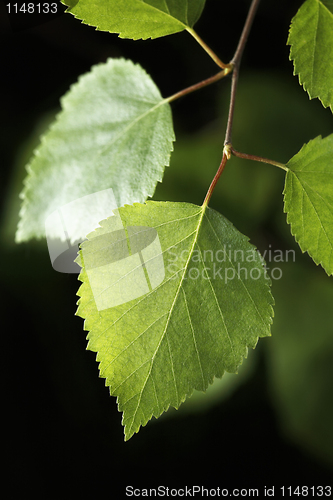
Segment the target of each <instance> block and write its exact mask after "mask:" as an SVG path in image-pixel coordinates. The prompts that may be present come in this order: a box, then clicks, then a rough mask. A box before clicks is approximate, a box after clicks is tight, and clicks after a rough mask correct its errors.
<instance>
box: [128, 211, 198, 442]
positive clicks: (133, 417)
mask: <svg viewBox="0 0 333 500" xmlns="http://www.w3.org/2000/svg"><path fill="white" fill-rule="evenodd" d="M201 210H202V213H201V216H200V219H199V221H198V225H197V230H196V235H195V238H194V240H193V244H192V247H191V250H190V252H189V256H188V259H187V261H186V264H185V266H184V272H183V276H182V278H181V280H180V282H179V286H178V289H177V291H176V293H175V298H174V300H173V303H172V305H171V308H170V311H169V317H168V319H167V321H166V325H165V328H164V331H163V333H162V335H161V339H160V341H159V343H158V345H157V347H156V349H155V352H154V354H153V356H152V358H151V364H150V368H149V372H148V374H147V377H146V380H145V381H144V383H143V386H142V389H141V391H140V393H139V394H140V395H139V399H138V403H137V406H136V409H135V411H134V414H133V416H132V422H131V425H130V427H129V433H130V434H131V432H132V427H133V422H134V420H135V417H136V414H137V412H138V409H139V405H140V402H141V398H142V394H143V391H144V390H145V387H146V385H147V382H148V379H149V377H150V374H151V371H152V369H153V364H154V360H155V357H156V354H157V352H158V350H159V348H160V345H161V343H162V341H163V339H164V337H165V335H166V332H167V329H168V326H169V323H170V318H171V314H172V312H173V309H174V307H175V303H176V301H177V298H178V295H179V293H180V290H181V286H182V284H183V281H184V277H185V274H186V270H187V268H188V264H189V261H190V259H191V257H192V254H193V250H194V246H195V244H196V242H197V240H198V234H199V229H200V227H201V223H202V219H203V216H204V214H205V211H206V206H203V207H201ZM170 359H171V354H170ZM175 384H176V381H175ZM176 389H177V385H176ZM176 394H177V406H178V404H179V401H178V391H177V390H176Z"/></svg>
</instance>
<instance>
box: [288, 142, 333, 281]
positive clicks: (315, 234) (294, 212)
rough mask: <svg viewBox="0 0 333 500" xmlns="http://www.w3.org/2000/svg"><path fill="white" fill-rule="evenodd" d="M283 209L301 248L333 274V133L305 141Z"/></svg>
mask: <svg viewBox="0 0 333 500" xmlns="http://www.w3.org/2000/svg"><path fill="white" fill-rule="evenodd" d="M287 167H288V169H289V170H288V172H287V175H286V182H285V187H284V211H285V212H287V214H288V215H287V221H288V223H289V224H290V225H291V232H292V234H293V235H294V236H295V238H296V241H297V242H298V244H299V246H300V247H301V250H302V251H303V252H308V253H309V255H310V256H311V257H312V259H313V260H314V262H315V263H316V264H321V265H322V266H323V268H324V269H325V271H326V272H327V274H328V275H330V274H333V134H332V135H330V136H328V137H326V138H325V139H322V138H321V137H320V136H319V137H316V139H313V140H312V141H310V142H309V143H308V144H305V145H304V146H303V147H302V149H301V150H300V151H299V152H298V153H297V154H296V155H295V156H294V157H293V158H292V159H291V160H289V162H288V164H287Z"/></svg>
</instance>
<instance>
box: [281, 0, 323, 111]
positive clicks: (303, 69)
mask: <svg viewBox="0 0 333 500" xmlns="http://www.w3.org/2000/svg"><path fill="white" fill-rule="evenodd" d="M288 44H289V45H291V50H290V58H291V59H292V60H293V61H294V73H295V74H296V75H298V76H299V81H300V84H301V85H303V87H304V89H305V90H306V91H307V92H308V94H309V96H310V98H311V99H313V98H315V97H318V98H319V99H320V100H321V102H322V104H323V106H324V107H325V108H326V107H327V106H330V107H331V110H332V111H333V86H332V81H333V64H332V60H333V0H306V2H304V4H303V5H302V6H301V8H300V9H299V11H298V12H297V14H296V16H295V17H294V18H293V20H292V24H291V28H290V34H289V39H288Z"/></svg>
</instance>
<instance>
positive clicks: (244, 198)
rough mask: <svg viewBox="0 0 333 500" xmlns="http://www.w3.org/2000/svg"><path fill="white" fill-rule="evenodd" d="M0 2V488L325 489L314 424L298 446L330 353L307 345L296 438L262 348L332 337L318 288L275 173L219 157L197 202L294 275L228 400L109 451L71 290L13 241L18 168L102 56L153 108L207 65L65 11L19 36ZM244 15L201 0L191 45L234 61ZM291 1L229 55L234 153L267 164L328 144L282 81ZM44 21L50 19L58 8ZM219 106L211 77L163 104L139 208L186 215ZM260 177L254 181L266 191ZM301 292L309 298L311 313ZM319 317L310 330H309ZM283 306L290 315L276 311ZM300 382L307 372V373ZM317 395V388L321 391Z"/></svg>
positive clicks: (325, 414) (311, 108) (183, 44)
mask: <svg viewBox="0 0 333 500" xmlns="http://www.w3.org/2000/svg"><path fill="white" fill-rule="evenodd" d="M6 3H8V2H3V3H1V4H0V30H1V31H0V36H1V39H0V63H1V79H0V92H1V104H0V106H1V116H0V120H1V121H0V132H1V133H0V147H1V170H0V190H1V192H0V202H1V213H2V233H1V241H2V245H1V251H0V252H1V253H0V255H1V257H2V266H1V267H2V269H1V272H0V275H1V312H2V334H3V335H2V339H3V340H2V367H3V370H4V376H3V381H4V391H3V402H4V404H3V412H4V414H5V422H6V423H5V425H4V426H3V433H4V441H5V442H6V444H7V446H6V448H5V461H6V465H7V466H9V474H8V475H7V476H5V482H6V478H7V481H8V482H9V486H10V490H11V491H12V492H13V495H14V493H16V492H24V493H27V492H31V493H33V494H34V495H36V497H42V498H48V499H49V498H60V497H66V498H67V497H68V498H69V497H71V496H75V498H76V497H79V495H81V494H86V495H87V496H88V495H93V496H94V498H96V497H97V496H98V497H100V496H101V495H102V494H104V495H108V496H111V497H112V498H123V497H125V495H124V491H125V490H124V488H125V485H133V486H135V487H146V488H149V487H153V486H156V485H159V484H161V485H165V486H169V487H170V488H171V487H184V486H185V485H188V486H192V485H193V484H198V485H203V486H205V487H210V488H216V487H218V486H219V487H220V488H223V487H224V488H247V487H252V488H261V490H262V491H263V487H264V486H267V487H272V486H273V485H274V486H275V487H276V488H277V487H278V486H283V485H284V486H289V485H293V486H297V485H300V486H302V485H308V486H317V485H327V484H331V483H332V467H333V458H332V457H333V451H332V450H333V439H332V442H331V441H330V439H331V437H332V436H331V434H330V435H328V434H327V435H326V434H325V432H326V431H325V429H326V427H325V425H324V427H323V435H322V436H321V438H320V439H319V438H318V439H315V440H314V443H312V441H311V440H312V439H313V436H316V432H317V431H318V429H320V427H321V426H322V421H323V420H324V421H325V420H326V421H328V422H331V420H329V416H330V415H331V413H330V411H332V391H333V384H332V376H333V374H332V368H331V365H332V359H333V349H332V341H331V340H329V342H328V344H327V345H329V348H328V351H327V348H326V347H325V348H324V350H325V352H326V353H327V352H329V355H327V359H326V358H325V363H324V362H323V358H320V359H318V360H317V361H316V363H317V364H316V363H314V366H315V367H317V366H321V367H323V366H325V367H327V369H326V368H325V370H324V372H323V379H324V380H325V383H328V388H327V389H326V392H325V397H324V405H323V407H318V412H317V414H316V415H315V416H314V417H313V418H314V420H311V425H310V424H309V426H307V424H306V423H305V424H304V428H303V427H302V425H303V423H304V422H307V417H305V416H304V419H303V420H302V416H299V415H298V416H297V415H296V413H297V407H295V412H296V413H295V412H294V410H290V412H291V413H288V412H289V408H290V406H288V405H287V404H285V399H288V397H289V398H290V395H289V396H288V397H287V398H284V388H281V387H280V386H279V381H280V380H282V378H283V377H282V372H281V371H279V370H280V368H281V367H282V368H281V369H282V370H285V371H284V372H283V373H284V374H285V376H286V379H287V383H286V386H289V385H292V381H293V380H296V379H297V377H298V376H299V374H296V375H295V374H294V373H293V371H292V370H291V371H290V372H288V367H287V368H286V367H285V366H284V363H283V360H284V359H285V357H284V354H283V353H284V351H283V349H288V346H287V344H286V347H284V345H283V342H282V341H281V343H280V344H279V345H277V347H276V349H275V351H274V350H273V348H272V347H271V346H272V345H273V346H274V344H269V343H270V342H272V339H273V338H274V336H275V335H276V338H277V339H279V335H280V332H281V336H280V338H281V339H282V338H283V332H285V331H286V330H287V329H288V328H286V325H288V327H290V325H292V327H290V328H291V332H297V335H299V344H297V345H304V339H303V338H302V332H306V328H307V324H309V323H311V321H312V323H311V324H314V325H315V326H314V328H313V330H312V332H311V333H312V334H313V336H316V335H318V331H319V330H320V329H321V331H326V330H327V331H328V332H330V333H331V334H332V327H331V324H332V314H331V303H332V302H331V299H332V293H331V292H332V283H331V279H332V278H330V279H329V278H327V277H326V276H325V273H324V272H323V271H322V270H321V269H319V268H316V266H315V265H314V264H313V263H312V261H311V259H309V258H308V257H307V256H303V255H302V254H301V253H300V251H299V249H298V247H297V245H296V244H295V242H294V240H293V238H292V237H291V236H290V232H289V229H288V226H287V224H286V223H285V215H283V213H282V196H281V192H282V189H283V175H282V176H281V173H280V172H278V173H276V172H275V170H274V168H273V167H265V170H262V167H261V166H259V167H258V166H257V165H250V166H248V165H247V164H246V166H245V167H243V166H242V167H239V162H237V161H235V162H234V165H235V168H234V170H233V171H231V168H230V172H228V173H226V174H225V175H226V177H225V184H224V185H223V186H221V187H219V189H217V190H216V194H215V193H214V196H213V198H212V206H213V207H214V208H216V209H218V210H220V211H222V212H223V213H224V214H225V215H226V216H227V217H229V218H230V219H231V220H232V221H233V222H234V223H235V224H236V227H238V229H240V230H241V231H243V232H245V234H247V235H248V236H250V237H251V240H252V242H253V243H255V244H256V245H257V246H258V247H259V248H262V249H263V248H266V247H267V245H268V244H269V245H273V247H274V248H282V249H286V248H295V251H297V252H298V253H297V262H296V263H295V265H294V267H292V266H289V267H288V266H286V268H285V269H286V273H287V277H286V281H285V284H284V285H283V284H281V283H280V282H279V283H277V284H276V294H275V293H274V292H275V289H274V288H273V293H274V295H275V298H276V318H277V324H276V325H277V326H275V324H274V327H273V337H272V339H264V340H262V341H260V342H259V346H258V348H257V349H256V364H255V368H254V369H253V370H252V371H251V373H250V375H249V376H248V377H247V378H246V380H245V382H242V383H240V384H239V386H238V387H237V388H236V389H235V390H233V391H232V392H231V394H230V395H229V396H228V397H224V398H221V401H219V402H217V403H215V404H212V405H210V406H207V407H205V409H204V410H202V411H197V412H196V411H195V412H191V413H186V412H185V413H180V412H179V413H180V415H179V416H178V417H176V416H175V414H174V413H173V414H172V416H169V417H168V416H166V417H164V418H161V419H160V420H158V421H152V422H150V423H148V425H147V426H146V427H145V428H143V429H141V430H140V432H139V434H137V435H135V436H133V438H132V439H131V440H130V441H129V442H126V443H124V440H123V430H122V427H121V414H120V413H118V411H117V407H116V402H115V399H114V398H111V397H110V396H109V394H108V389H107V388H105V387H104V380H102V379H99V378H98V369H97V364H96V362H95V354H94V353H91V352H89V351H86V350H85V348H86V340H85V332H84V331H83V329H82V326H83V321H82V319H81V318H78V317H76V316H75V315H74V314H75V310H76V300H77V298H76V291H77V288H78V282H77V276H73V275H64V274H60V273H56V272H55V271H53V269H52V267H51V265H50V263H49V258H48V255H47V249H46V243H45V242H29V243H25V244H20V245H15V243H14V234H15V225H16V222H17V218H18V209H19V199H18V193H19V192H20V191H21V189H22V181H23V178H24V175H25V174H24V164H25V163H26V161H27V160H28V159H29V156H30V155H31V152H32V150H33V148H34V147H35V146H36V145H37V144H38V137H39V134H40V133H41V132H42V131H43V130H44V129H45V126H46V124H47V123H48V122H49V121H50V120H51V119H52V116H54V113H55V112H56V111H57V110H58V108H59V98H60V97H61V96H62V95H63V94H64V93H65V92H66V91H67V90H68V88H69V86H70V85H71V84H72V83H74V82H75V81H76V80H77V78H78V76H79V75H80V74H82V73H85V72H87V71H89V69H90V68H91V66H92V65H94V64H97V63H100V62H104V61H105V60H106V59H107V58H108V57H125V58H128V59H132V60H134V61H135V62H138V63H140V64H141V65H142V66H143V67H144V68H145V69H146V71H147V72H148V73H149V74H150V75H151V76H152V78H153V79H154V81H155V83H156V84H157V85H158V86H159V88H160V89H161V93H162V95H163V96H168V95H171V94H172V93H174V92H176V91H178V90H180V89H182V88H184V87H186V86H188V85H191V84H193V83H196V82H197V81H200V80H202V79H204V78H207V77H208V76H211V75H212V74H214V72H216V68H215V66H214V63H213V62H212V61H211V60H210V59H209V58H208V57H207V55H206V54H205V53H204V51H203V50H202V49H201V48H200V47H199V46H198V45H197V44H196V42H195V41H194V40H193V39H192V38H191V36H190V35H189V34H187V33H180V34H177V35H173V36H169V37H165V38H162V39H157V40H153V41H151V40H147V41H142V40H141V41H140V40H139V41H135V42H134V41H131V40H122V39H119V38H118V37H117V35H113V34H109V33H104V32H98V31H96V30H95V29H94V28H92V27H89V26H85V25H83V24H81V23H80V21H78V20H75V19H74V17H73V16H71V15H69V14H62V15H59V16H57V17H54V18H53V19H51V20H48V22H44V21H46V19H42V18H40V19H36V18H34V20H32V21H31V23H30V25H29V23H26V22H25V21H24V22H23V24H22V21H20V22H18V21H17V22H16V21H15V19H13V18H11V19H10V20H9V18H8V15H7V13H6V6H5V5H6ZM249 4H250V2H249V1H248V0H237V1H236V0H233V1H225V0H207V2H206V7H205V11H204V13H203V15H202V17H201V19H200V20H199V22H198V23H197V25H196V31H197V32H198V33H199V34H200V36H201V37H202V38H203V39H204V40H205V41H206V42H207V43H208V44H209V45H210V46H211V47H212V48H213V49H214V50H215V51H216V52H217V53H218V54H219V55H220V57H221V58H222V60H224V61H228V60H229V59H231V57H232V55H233V51H234V50H235V47H236V45H237V41H238V37H239V35H240V32H241V29H242V25H243V22H244V20H245V17H246V14H247V9H248V7H249ZM300 5H301V1H300V0H298V1H296V0H280V1H279V2H273V1H268V0H262V2H261V5H260V7H259V11H258V14H257V17H256V19H255V22H254V26H253V30H252V33H251V35H250V38H249V42H248V45H247V47H246V50H245V53H244V57H243V64H242V70H241V80H240V86H239V100H238V101H237V109H236V116H235V130H234V141H235V142H234V145H235V147H236V148H237V149H240V150H242V149H246V148H247V150H246V152H249V153H253V154H259V155H263V156H269V155H270V154H271V155H272V157H274V159H276V160H277V161H283V162H286V161H287V160H288V159H289V158H290V157H291V156H292V155H293V154H295V153H296V152H297V151H298V150H299V148H300V147H301V146H302V144H303V143H304V142H306V141H308V140H309V139H311V138H313V137H315V136H316V135H318V134H323V135H327V134H328V133H330V132H331V131H332V116H331V114H330V111H329V110H323V109H322V108H321V105H320V103H319V102H318V101H317V102H311V103H310V102H309V101H308V98H307V95H306V93H305V92H303V91H302V89H301V88H300V87H299V85H298V82H297V79H296V78H295V77H293V76H292V71H293V68H292V64H291V62H290V61H289V48H288V47H287V46H286V40H287V35H288V29H289V24H290V20H291V18H292V17H293V16H294V15H295V14H296V12H297V9H298V8H299V6H300ZM59 9H62V10H64V8H63V6H60V5H59ZM20 23H21V24H20ZM24 23H25V24H24ZM38 23H39V24H38ZM31 24H35V25H34V26H32V25H31ZM242 78H243V80H242ZM242 81H243V82H244V83H243V84H242ZM228 93H229V83H228V82H227V81H223V82H220V83H219V84H217V85H215V86H214V87H210V88H207V89H204V90H202V91H200V92H198V93H196V94H193V95H191V96H188V97H186V98H184V99H182V100H180V101H177V102H175V103H174V105H173V114H174V120H175V132H176V136H177V142H176V145H175V153H174V155H175V158H174V160H173V162H172V163H171V167H170V169H167V172H166V174H165V185H164V184H163V186H159V187H158V189H157V192H156V196H155V198H156V199H174V200H177V201H192V202H194V203H198V204H199V203H201V202H202V199H203V197H204V194H205V192H206V190H207V187H208V185H209V183H210V180H211V178H212V177H213V175H214V172H215V171H216V169H217V167H218V159H219V155H221V152H222V147H223V137H224V127H225V120H226V110H227V106H228ZM283 106H284V107H285V108H286V111H282V108H283ZM293 106H295V107H293ZM283 109H284V108H283ZM242 113H243V114H242ZM283 113H284V114H283ZM236 120H238V125H236ZM178 140H179V149H178V152H177V144H178ZM198 148H201V149H200V151H202V158H203V160H202V167H201V168H200V164H198V161H199V160H200V151H199V149H198ZM250 148H252V149H251V150H250ZM207 151H208V152H207ZM210 151H212V153H210ZM177 155H178V156H177ZM186 158H187V159H186ZM198 158H199V159H198ZM205 162H207V163H205ZM242 165H243V163H242ZM182 167H184V168H183V170H182ZM241 168H242V169H244V168H245V170H239V169H241ZM248 169H251V170H248ZM267 169H268V170H267ZM269 169H271V170H269ZM276 170H277V169H276ZM232 172H234V173H232ZM248 172H251V173H250V174H249V173H248ZM261 172H262V176H261V177H260V174H261ZM266 172H269V174H270V175H271V177H269V180H267V181H266ZM249 176H250V177H249ZM259 178H260V179H264V180H263V181H261V180H258V179H259ZM227 182H229V183H230V184H229V185H228V184H227ZM260 182H262V183H263V184H260ZM220 183H222V180H221V181H220ZM250 202H253V205H252V204H251V203H250ZM306 273H308V274H306ZM304 275H305V276H307V277H306V278H303V276H304ZM303 280H304V281H303ZM281 281H282V280H281ZM293 287H294V288H293ZM297 287H298V288H297ZM324 288H325V291H323V292H322V290H323V289H324ZM302 293H303V294H304V293H306V294H307V295H306V297H307V300H308V305H302V300H304V301H305V300H306V298H305V295H304V297H303V295H302ZM288 294H289V295H288ZM314 294H315V295H318V294H319V295H320V297H321V294H323V299H322V300H321V301H320V305H318V307H317V306H316V303H315V300H314V299H313V295H314ZM323 304H324V305H323ZM320 307H323V310H320V321H321V323H320V321H319V322H318V320H317V317H316V312H317V311H318V308H320ZM325 307H326V308H325ZM286 309H288V310H289V309H290V311H289V313H288V314H286V315H285V314H284V313H285V310H286ZM305 310H307V311H308V315H309V319H308V320H304V311H305ZM293 311H295V314H296V316H293V315H292V314H291V313H292V312H293ZM278 314H279V315H280V316H278ZM278 318H280V319H279V320H278ZM302 321H303V323H302ZM301 323H302V325H303V326H302V328H301V327H300V324H301ZM304 334H305V333H304ZM291 335H292V333H291ZM330 338H332V335H331V337H330ZM288 339H289V337H288ZM277 342H278V340H277ZM325 342H326V340H325ZM281 346H282V347H281ZM325 346H326V344H325ZM311 349H312V348H311V347H310V348H309V352H311ZM275 352H278V353H281V357H280V358H278V357H275V356H277V355H276V354H275ZM331 355H332V356H331ZM297 356H298V350H297V349H295V357H297ZM307 359H310V358H307ZM311 359H312V358H311ZM281 360H282V361H281ZM323 363H324V364H323ZM272 367H273V368H274V367H275V368H274V369H272ZM300 369H304V370H305V371H306V369H307V365H306V364H305V365H303V367H301V368H300ZM315 369H316V368H315ZM274 370H275V371H274ZM293 377H295V379H293ZM311 377H312V375H311ZM303 379H304V377H303ZM320 380H321V379H320ZM318 384H319V385H318V387H321V385H320V384H321V381H319V382H318ZM295 387H296V388H295V391H296V394H298V393H297V391H302V390H304V394H305V395H306V393H307V388H306V387H305V388H303V389H302V388H301V385H300V386H297V384H296V385H295ZM316 387H317V386H316ZM318 387H317V389H316V388H315V393H316V394H317V393H318ZM304 394H303V395H304ZM291 399H292V398H291ZM305 399H306V397H305ZM200 401H201V400H200ZM314 404H318V405H319V406H320V404H321V403H320V402H319V403H318V402H316V403H314ZM325 404H326V406H325ZM200 405H201V403H199V406H200ZM183 406H186V405H183ZM310 406H311V405H310ZM199 409H200V408H199ZM302 411H303V410H302V407H300V412H302ZM295 415H296V416H295ZM298 419H299V420H298ZM309 422H310V420H309ZM313 422H314V423H313ZM329 425H330V423H329V424H328V426H329ZM311 426H312V427H311ZM298 430H299V433H298ZM276 496H278V495H277V494H276ZM12 497H14V496H12V495H11V498H12Z"/></svg>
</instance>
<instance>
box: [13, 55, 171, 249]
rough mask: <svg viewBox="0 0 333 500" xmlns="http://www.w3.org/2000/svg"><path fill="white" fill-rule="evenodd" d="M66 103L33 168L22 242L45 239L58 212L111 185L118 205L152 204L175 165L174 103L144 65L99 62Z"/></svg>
mask: <svg viewBox="0 0 333 500" xmlns="http://www.w3.org/2000/svg"><path fill="white" fill-rule="evenodd" d="M61 104H62V111H61V112H60V113H59V115H58V116H57V119H56V121H55V122H54V123H53V124H52V126H51V127H50V129H49V131H48V132H47V133H46V134H45V135H44V137H42V140H41V145H40V146H39V147H38V148H37V150H36V151H35V154H34V156H33V158H32V160H31V162H30V164H29V165H28V176H27V178H26V181H25V188H24V190H23V193H22V195H21V196H22V198H23V205H22V209H21V213H20V222H19V226H18V230H17V235H16V239H17V241H24V240H28V239H30V238H33V237H37V238H40V237H42V236H44V234H45V228H44V224H45V220H46V218H47V217H48V216H49V215H50V214H51V213H53V212H54V211H56V210H58V209H60V208H61V207H62V206H64V205H66V204H68V203H70V202H72V201H73V200H78V199H80V198H82V197H85V196H87V195H90V194H92V193H97V192H99V191H102V190H106V189H108V188H111V189H112V190H113V193H114V196H115V200H116V203H117V206H122V205H124V204H125V203H129V204H131V203H134V202H144V201H145V200H146V199H147V197H148V196H152V195H153V193H154V190H155V187H156V184H157V182H158V181H161V180H162V177H163V172H164V168H165V166H166V165H168V164H169V160H170V153H171V151H172V148H173V146H172V142H173V141H174V139H175V138H174V132H173V125H172V116H171V108H170V105H169V103H168V102H166V101H165V100H163V99H162V97H161V95H160V92H159V90H158V88H157V87H156V85H155V84H154V82H153V81H152V80H151V78H150V77H149V76H148V75H147V73H146V72H145V71H144V70H143V69H142V68H141V67H140V66H139V65H137V64H133V63H132V62H131V61H126V60H124V59H109V60H108V61H107V62H106V63H105V64H99V65H97V66H94V67H93V68H92V70H91V72H89V73H87V74H85V75H83V76H82V77H80V79H79V81H78V83H76V84H74V85H73V86H72V87H71V89H70V91H69V92H68V93H67V94H66V95H65V96H64V97H63V98H62V100H61ZM81 215H82V214H81ZM90 215H91V214H90ZM73 217H76V220H75V221H74V222H75V224H72V226H73V227H74V226H75V228H74V231H75V232H74V233H73V234H69V235H68V236H69V238H70V239H71V240H72V241H75V240H80V239H81V240H82V239H83V238H85V236H86V233H87V231H86V230H85V228H86V226H85V221H84V217H81V218H80V217H77V214H73ZM98 220H99V219H98V218H97V219H96V226H97V224H98ZM67 222H70V221H67ZM53 236H54V237H59V238H62V237H63V235H62V234H55V235H53Z"/></svg>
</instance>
